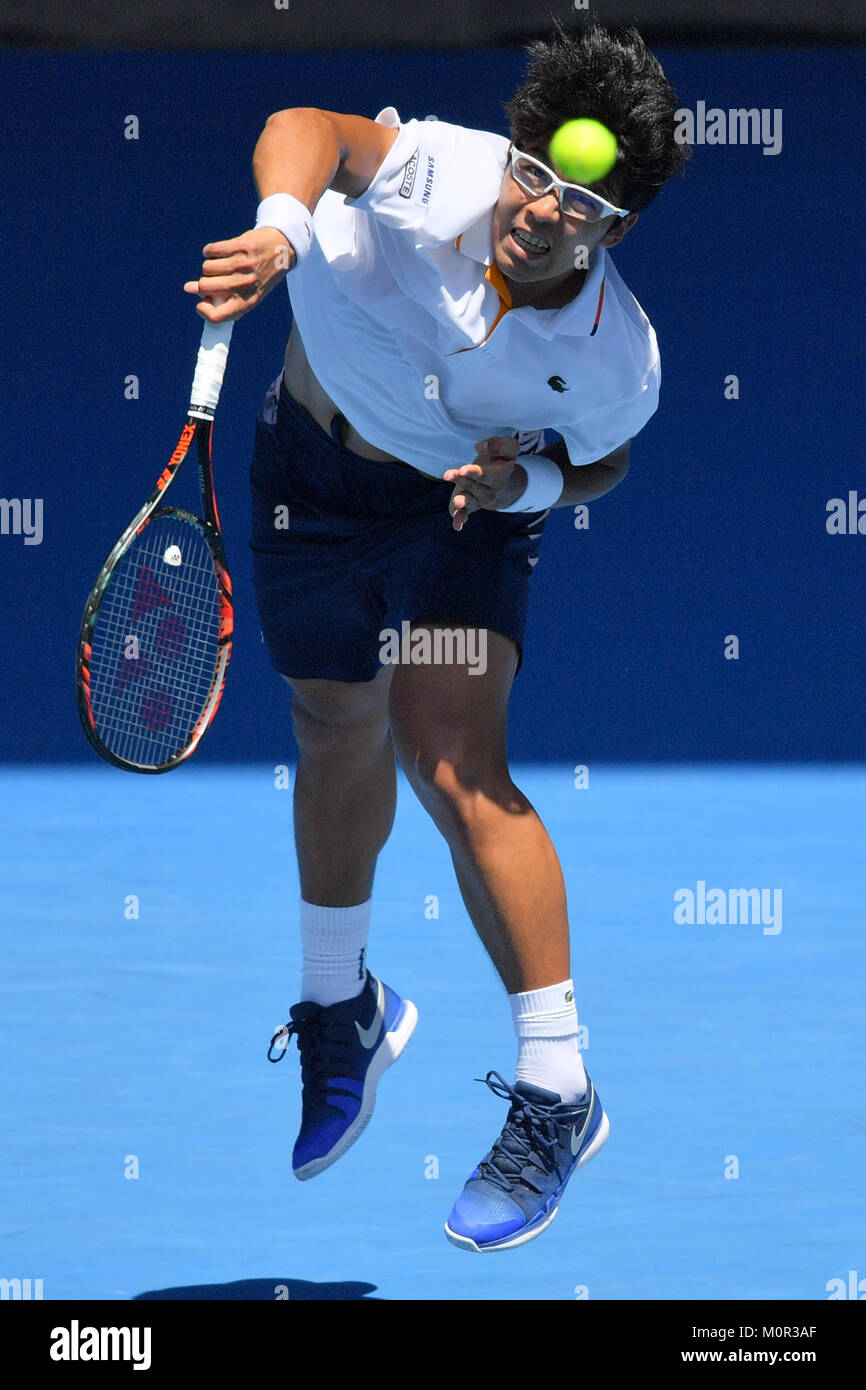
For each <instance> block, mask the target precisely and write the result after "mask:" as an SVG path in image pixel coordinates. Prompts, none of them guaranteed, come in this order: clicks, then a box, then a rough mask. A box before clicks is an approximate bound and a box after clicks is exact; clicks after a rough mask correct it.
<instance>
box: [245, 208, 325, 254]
mask: <svg viewBox="0 0 866 1390" xmlns="http://www.w3.org/2000/svg"><path fill="white" fill-rule="evenodd" d="M256 226H257V227H276V229H277V231H278V232H282V234H283V236H284V237H285V238H286V239H287V240H288V241H289V242H290V243H291V246H292V249H293V250H294V253H295V264H296V265H300V263H301V261H302V260H303V259H304V257H305V256H306V254H307V252H308V251H309V249H310V247H311V246H312V244H313V219H312V217H311V215H310V209H309V208H308V207H305V206H304V204H303V203H302V202H301V201H300V200H299V199H298V198H295V197H293V195H292V194H291V193H271V194H270V196H269V197H267V198H263V199H262V201H261V202H260V203H259V206H258V209H257V211H256Z"/></svg>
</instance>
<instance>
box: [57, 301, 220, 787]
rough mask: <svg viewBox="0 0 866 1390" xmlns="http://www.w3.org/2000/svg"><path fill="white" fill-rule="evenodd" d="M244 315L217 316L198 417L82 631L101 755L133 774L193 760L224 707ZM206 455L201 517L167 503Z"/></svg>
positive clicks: (82, 711) (91, 716)
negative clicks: (223, 413)
mask: <svg viewBox="0 0 866 1390" xmlns="http://www.w3.org/2000/svg"><path fill="white" fill-rule="evenodd" d="M233 327H234V324H233V322H228V323H219V324H213V323H207V324H205V327H204V331H203V333H202V337H201V346H200V348H199V351H198V358H197V361H196V369H195V376H194V379H193V384H192V392H191V394H190V405H189V412H188V416H187V422H186V425H185V426H184V428H183V433H182V434H181V436H180V439H179V440H178V444H177V448H176V449H175V451H174V453H173V454H172V456H171V458H170V459H169V461H168V463H167V464H166V466H165V468H164V470H163V472H162V473H161V475H160V477H159V478H158V480H157V484H156V487H155V488H154V490H153V492H152V493H151V495H150V497H149V498H148V499H147V501H146V502H145V504H144V506H143V507H142V508H141V511H140V512H139V513H138V515H137V516H136V517H135V518H134V519H133V520H132V521H131V522H130V523H129V525H128V526H127V528H126V530H125V531H124V532H123V535H122V536H121V537H120V539H119V540H118V541H117V543H116V545H115V546H114V547H113V549H112V550H111V553H110V554H109V556H108V559H107V560H106V561H105V564H104V565H103V566H102V569H101V570H100V573H99V577H98V579H97V581H96V583H95V584H94V586H93V590H92V592H91V594H90V597H89V599H88V600H87V606H86V608H85V610H84V617H83V619H82V623H81V631H80V633H79V638H78V654H77V661H76V690H77V696H78V713H79V717H80V719H81V724H82V727H83V729H84V732H85V734H86V735H87V738H88V739H89V741H90V743H91V744H92V746H93V747H94V748H95V749H96V752H97V753H99V755H100V757H103V758H105V759H106V760H107V761H108V762H110V763H113V764H114V766H115V767H123V768H127V769H128V770H129V771H130V772H168V771H169V769H170V768H173V767H177V765H178V763H181V762H183V761H184V759H185V758H188V757H189V756H190V754H191V753H193V752H194V751H195V749H196V748H197V746H198V744H199V742H200V740H201V737H202V735H203V734H204V732H205V730H206V729H207V728H208V726H209V725H210V723H211V722H212V720H213V718H214V715H215V714H216V712H217V709H218V708H219V703H220V699H221V698H222V692H223V687H224V685H225V678H226V670H227V668H228V664H229V657H230V655H231V647H232V628H233V610H232V586H231V579H230V578H229V572H228V566H227V564H226V557H225V550H224V548H223V541H222V536H221V534H220V524H219V515H218V513H217V505H216V498H215V496H214V486H213V469H212V465H211V437H212V434H213V419H214V412H215V410H216V406H217V402H218V400H219V394H220V387H221V386H222V380H223V374H224V372H225V366H226V360H227V357H228V349H229V340H230V338H231V334H232V328H233ZM190 455H193V456H194V457H195V460H196V463H197V464H198V477H199V486H200V489H201V511H202V515H201V516H194V515H193V514H192V513H191V512H188V511H182V510H180V509H179V508H175V507H167V506H163V505H160V504H161V503H162V502H163V501H164V499H165V494H166V492H167V491H168V489H169V487H170V486H171V484H172V483H173V482H174V480H175V478H176V477H177V474H178V472H179V471H180V468H181V466H182V464H183V463H184V462H185V461H186V459H188V458H189V457H190Z"/></svg>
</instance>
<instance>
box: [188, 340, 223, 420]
mask: <svg viewBox="0 0 866 1390" xmlns="http://www.w3.org/2000/svg"><path fill="white" fill-rule="evenodd" d="M233 328H234V321H233V320H229V321H228V322H226V323H206V324H205V326H204V329H203V330H202V335H201V346H200V347H199V350H198V357H197V359H196V364H195V375H194V377H193V379H192V391H191V393H190V398H189V409H190V414H192V413H193V411H195V410H205V411H207V412H208V414H213V412H214V411H215V410H216V407H217V402H218V401H219V398H220V387H221V386H222V384H223V376H224V375H225V369H226V362H227V360H228V355H229V341H230V339H231V336H232V329H233Z"/></svg>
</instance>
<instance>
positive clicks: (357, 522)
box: [185, 23, 687, 1250]
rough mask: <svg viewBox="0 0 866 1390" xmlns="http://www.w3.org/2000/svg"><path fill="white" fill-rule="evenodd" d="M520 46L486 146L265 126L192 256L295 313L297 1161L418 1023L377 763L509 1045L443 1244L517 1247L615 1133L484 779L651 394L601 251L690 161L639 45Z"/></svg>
mask: <svg viewBox="0 0 866 1390" xmlns="http://www.w3.org/2000/svg"><path fill="white" fill-rule="evenodd" d="M529 52H530V58H531V62H530V68H529V72H528V76H527V80H526V82H525V83H524V85H522V86H521V87H520V88H519V89H518V90H517V92H516V93H515V94H514V96H513V97H512V98H511V100H510V101H509V102H508V103H507V104H506V107H505V109H506V111H507V114H508V117H509V121H510V128H511V138H510V140H509V139H506V138H505V137H503V136H500V135H496V134H492V133H490V132H487V131H482V130H473V129H467V128H464V127H462V126H458V125H451V124H449V123H447V122H445V121H439V120H436V119H435V118H433V117H427V118H424V119H413V120H405V121H404V120H402V119H401V118H400V116H399V115H398V113H397V112H396V110H395V109H394V108H393V107H386V108H385V110H383V111H381V112H380V113H379V115H378V116H377V117H376V119H375V121H372V120H368V119H365V118H364V117H361V116H352V115H341V114H338V113H336V112H333V111H325V110H318V109H314V108H294V109H288V110H284V111H278V112H277V113H276V114H274V115H272V116H271V117H270V118H269V120H268V121H267V124H266V126H265V128H264V130H263V132H262V134H261V137H260V138H259V141H258V143H257V145H256V148H255V153H254V160H253V168H254V174H255V179H256V183H257V187H258V191H259V195H260V198H261V202H260V204H259V208H258V215H257V218H256V226H255V228H253V229H251V230H249V231H246V232H244V234H243V235H242V236H239V237H235V238H232V239H230V240H228V241H219V242H213V243H211V244H210V245H208V246H206V247H205V248H204V256H205V260H204V264H203V268H202V274H201V277H200V278H199V279H198V280H194V281H189V282H188V283H187V284H186V286H185V289H186V290H187V291H189V292H190V293H192V294H196V295H198V296H199V297H200V300H201V302H200V303H199V305H198V306H197V309H198V313H199V314H200V315H201V317H203V318H205V319H210V320H211V321H213V322H219V321H221V320H223V319H229V318H239V317H240V316H241V315H242V314H244V313H247V312H248V311H249V310H250V309H251V308H253V307H254V306H255V305H256V304H258V303H260V301H261V300H262V299H263V298H264V296H265V295H266V294H268V293H269V292H270V290H271V289H273V288H274V286H275V285H276V284H278V283H279V282H280V281H281V280H282V279H283V278H284V277H286V276H287V285H288V291H289V297H290V300H291V307H292V311H293V326H292V332H291V337H290V339H289V342H288V347H287V350H286V354H285V362H284V365H283V370H282V372H281V374H280V376H279V377H278V378H277V380H276V381H275V382H274V383H273V385H272V386H271V388H270V390H269V391H268V393H267V396H266V398H265V401H264V405H263V407H262V410H261V412H260V414H259V415H258V417H257V421H256V442H255V453H254V458H253V463H252V470H251V483H252V507H253V523H252V551H253V557H254V576H255V585H256V591H257V597H258V604H259V612H260V618H261V626H262V631H263V635H264V639H265V642H266V643H267V648H268V652H269V654H270V659H271V662H272V664H273V666H274V667H275V669H276V670H277V671H278V672H280V673H281V674H282V675H283V676H284V677H285V678H286V680H287V681H288V682H289V685H290V686H291V689H292V706H293V718H294V729H295V734H296V737H297V743H298V749H299V762H298V770H297V778H296V783H295V802H294V807H295V839H296V846H297V853H298V859H299V866H300V882H301V896H302V901H301V904H300V924H301V935H302V941H303V980H302V983H301V989H300V998H301V1002H300V1003H298V1004H296V1005H294V1006H293V1007H292V1009H291V1011H290V1012H291V1022H290V1023H289V1024H287V1026H286V1028H285V1029H283V1030H281V1033H279V1034H278V1035H277V1036H276V1037H275V1039H274V1040H273V1042H272V1049H271V1051H270V1052H269V1056H271V1059H272V1060H279V1058H280V1057H281V1056H282V1055H284V1050H285V1047H286V1044H287V1042H288V1040H289V1038H290V1037H291V1036H293V1035H295V1036H297V1039H298V1044H299V1048H300V1052H301V1063H302V1080H303V1103H302V1123H301V1129H300V1133H299V1136H298V1139H297V1142H296V1144H295V1148H294V1155H293V1166H294V1171H295V1173H296V1176H297V1177H298V1178H301V1179H306V1178H311V1177H313V1176H315V1175H316V1174H317V1173H320V1172H322V1171H323V1170H324V1169H325V1168H327V1167H329V1166H330V1165H331V1164H332V1163H334V1162H335V1161H336V1159H338V1158H339V1157H340V1156H341V1155H342V1154H343V1153H345V1152H346V1150H347V1149H348V1148H349V1147H350V1145H351V1144H353V1143H354V1142H355V1140H356V1139H357V1138H358V1137H359V1135H360V1134H361V1132H362V1130H363V1129H364V1128H365V1126H366V1124H367V1122H368V1121H369V1119H370V1116H371V1114H372V1110H373V1104H374V1098H375V1090H376V1085H377V1083H378V1080H379V1078H380V1076H381V1075H382V1073H383V1072H384V1071H385V1069H386V1068H387V1067H388V1066H390V1065H391V1063H392V1062H393V1061H394V1060H395V1059H396V1057H398V1056H399V1054H400V1052H401V1051H402V1049H403V1048H404V1046H405V1045H406V1043H407V1041H408V1039H409V1038H410V1036H411V1034H412V1031H413V1029H414V1027H415V1022H416V1018H417V1014H416V1010H415V1007H414V1005H413V1004H411V1003H410V1002H409V1001H407V1000H404V999H402V998H401V997H400V996H399V995H398V994H397V993H396V992H395V991H394V990H393V989H391V988H389V987H388V986H387V985H385V984H383V983H382V981H380V980H379V979H377V978H376V977H375V976H374V975H373V974H371V973H370V971H369V969H368V968H367V938H368V932H369V924H370V908H371V897H372V888H373V877H374V870H375V866H376V859H377V856H378V854H379V851H380V850H381V848H382V846H383V845H384V843H385V841H386V839H387V837H388V834H389V832H390V830H391V826H392V822H393V819H394V810H395V797H396V774H395V755H396V758H399V760H400V762H401V764H402V767H403V769H404V771H405V773H406V776H407V778H408V780H409V782H410V783H411V785H412V787H413V788H414V790H415V792H416V793H417V795H418V797H419V798H420V800H421V802H422V803H423V805H424V806H425V808H426V809H427V811H428V812H429V813H430V816H431V818H432V820H433V822H434V824H435V825H436V827H437V828H438V829H439V831H440V832H441V833H442V834H443V835H444V837H445V839H446V841H447V843H448V847H449V849H450V851H451V856H452V860H453V864H454V869H455V873H456V876H457V880H458V883H459V886H460V890H461V893H462V895H463V899H464V902H465V904H466V908H467V911H468V913H469V916H470V917H471V919H472V922H473V924H474V926H475V928H476V930H477V932H478V934H479V936H480V938H481V940H482V942H483V944H484V946H485V947H486V949H487V951H488V953H489V955H490V958H491V960H492V961H493V964H494V966H495V968H496V970H497V971H498V973H499V976H500V978H501V980H502V983H503V985H504V987H505V990H506V991H507V994H508V1002H509V1005H510V1007H511V1012H512V1016H513V1020H514V1028H515V1032H516V1035H517V1048H518V1055H517V1065H516V1073H515V1076H514V1081H513V1083H509V1082H507V1081H505V1080H504V1079H503V1077H502V1076H501V1074H500V1073H497V1072H493V1071H491V1072H489V1073H488V1074H487V1077H486V1081H487V1084H488V1086H489V1088H490V1090H491V1091H492V1092H494V1094H495V1095H497V1096H499V1097H500V1098H501V1099H502V1100H503V1101H507V1102H508V1113H507V1116H506V1118H505V1123H504V1126H503V1128H502V1131H501V1133H500V1135H499V1137H498V1138H497V1139H496V1141H495V1142H494V1144H493V1146H492V1148H491V1149H490V1151H489V1153H488V1154H487V1156H486V1157H485V1158H484V1159H483V1161H482V1162H481V1163H480V1164H479V1165H478V1167H476V1168H475V1169H474V1171H473V1172H472V1173H471V1176H470V1177H469V1179H468V1181H467V1183H466V1185H465V1187H464V1189H463V1191H462V1193H461V1194H460V1195H459V1196H458V1197H457V1200H456V1203H455V1205H454V1207H453V1209H452V1211H451V1214H450V1216H449V1217H448V1220H447V1223H446V1227H445V1233H446V1235H447V1236H448V1238H449V1240H451V1241H452V1242H453V1243H454V1244H456V1245H458V1246H460V1247H463V1248H465V1249H469V1250H502V1249H508V1248H511V1247H513V1246H517V1245H520V1244H522V1243H524V1242H525V1241H528V1240H531V1239H532V1238H533V1237H535V1236H537V1235H539V1234H540V1233H541V1232H542V1231H543V1230H544V1229H545V1228H546V1227H547V1226H549V1225H550V1223H551V1221H552V1220H553V1218H554V1216H555V1215H556V1211H557V1209H558V1206H559V1202H560V1198H561V1196H562V1193H563V1191H564V1189H565V1185H566V1183H567V1182H568V1179H569V1177H570V1176H571V1175H572V1173H573V1172H574V1171H575V1170H576V1169H577V1167H579V1166H580V1165H581V1164H582V1163H584V1162H586V1161H587V1160H588V1159H590V1158H591V1157H593V1156H594V1154H596V1153H597V1152H598V1150H599V1149H600V1148H601V1146H602V1145H603V1144H604V1142H605V1139H606V1138H607V1133H608V1121H607V1117H606V1115H605V1113H604V1110H603V1108H602V1104H601V1101H600V1100H599V1097H598V1095H597V1094H596V1091H595V1088H594V1086H593V1084H592V1082H591V1080H590V1079H589V1077H588V1076H587V1074H586V1071H585V1069H584V1065H583V1061H582V1059H581V1054H580V1051H579V1048H578V1016H577V1011H576V1006H575V997H574V984H573V981H572V978H571V976H572V968H571V962H570V956H569V934H568V920H567V915H566V896H565V889H564V884H563V877H562V873H561V870H560V866H559V861H558V859H557V855H556V851H555V849H554V847H553V845H552V843H551V841H550V839H549V837H548V835H547V832H546V831H545V829H544V826H543V825H542V823H541V820H540V819H539V817H538V815H537V813H536V812H535V810H534V809H533V807H532V806H531V805H530V803H529V802H528V800H527V799H526V797H525V796H524V795H523V793H522V792H521V791H520V790H519V789H518V788H517V787H516V786H515V785H514V783H513V782H512V780H511V777H510V775H509V770H508V763H507V759H506V719H507V709H508V700H509V691H510V687H511V683H512V681H513V680H514V677H515V674H516V673H517V671H518V667H519V665H520V661H521V652H522V643H523V634H524V625H525V621H526V612H527V602H528V598H529V590H530V586H531V580H532V573H533V567H534V565H535V563H536V561H537V559H538V550H539V542H540V540H541V535H542V532H543V530H544V524H545V520H546V518H547V517H548V515H549V513H550V511H551V509H552V508H554V507H574V505H575V504H577V503H585V502H594V501H595V500H596V499H597V498H599V497H601V496H603V495H604V493H606V492H609V491H610V490H611V488H614V487H616V486H617V485H618V484H619V483H620V482H621V481H622V479H623V478H624V477H625V474H626V472H627V470H628V466H629V443H630V441H631V440H632V439H633V438H634V436H635V435H636V434H637V433H638V432H639V431H640V430H641V428H642V427H643V426H644V425H645V424H646V422H647V420H648V419H649V418H650V416H651V415H652V414H653V412H654V411H655V409H656V406H657V402H658V389H659V358H658V350H657V345H656V338H655V334H654V332H653V329H652V326H651V325H650V323H649V321H648V319H647V317H646V315H645V314H644V313H643V311H642V310H641V308H640V306H639V304H638V303H637V302H636V300H635V299H634V298H633V296H632V295H631V294H630V292H629V291H628V289H627V288H626V286H625V284H624V283H623V281H622V279H621V278H620V276H619V275H618V273H617V271H616V270H615V268H614V265H613V263H612V260H611V257H610V255H609V252H610V249H611V248H612V247H614V246H616V245H617V244H618V243H619V242H620V241H622V239H623V237H624V236H625V235H626V234H627V233H628V232H629V231H630V230H631V229H632V228H633V227H634V225H635V223H636V222H637V220H638V215H639V213H640V212H642V211H643V210H644V209H645V208H646V207H647V206H648V205H649V203H650V202H651V201H652V199H653V198H654V197H655V195H656V194H657V193H658V191H659V190H660V189H661V187H662V186H663V184H664V183H665V182H666V181H667V180H668V179H669V178H670V177H671V176H672V175H673V174H674V173H676V172H677V171H678V170H679V169H680V168H681V166H682V165H683V163H684V160H685V157H686V153H687V151H686V147H684V146H682V145H678V144H677V143H676V142H675V139H674V112H675V110H676V108H677V98H676V94H675V92H674V91H673V90H672V88H671V86H670V84H669V83H668V81H667V80H666V78H665V76H664V74H663V72H662V69H661V67H660V65H659V63H658V62H657V60H656V59H655V58H654V57H653V56H652V55H651V54H650V53H648V52H647V50H646V48H645V45H644V43H643V41H642V39H641V38H640V36H639V34H638V33H637V32H636V31H634V30H629V31H627V32H624V33H622V34H619V35H617V34H614V33H612V32H611V31H609V30H606V29H604V28H602V27H601V26H599V25H598V24H597V23H590V24H589V25H587V27H586V28H584V29H583V30H581V31H579V32H578V33H577V34H575V35H571V36H570V35H568V34H567V33H566V32H565V31H564V30H563V29H562V28H557V29H556V31H555V32H554V33H553V35H552V37H551V38H550V40H549V41H543V42H537V43H535V44H533V45H532V46H531V48H530V50H529ZM578 116H590V117H593V118H595V119H596V120H599V121H601V122H603V124H604V125H606V126H607V127H608V128H609V129H610V130H612V131H613V133H614V134H615V136H616V138H617V141H618V144H619V155H618V159H617V163H616V165H615V167H614V169H613V171H612V172H611V174H610V175H609V176H608V177H607V178H606V179H604V180H603V181H601V182H599V183H597V184H593V185H591V186H590V187H580V186H578V185H575V184H573V183H568V182H566V181H565V180H564V179H563V178H561V177H560V173H561V171H558V170H555V169H551V168H550V167H549V160H550V156H549V153H548V143H549V140H550V138H551V136H552V135H553V133H554V131H556V130H557V129H558V127H559V126H560V125H562V124H563V122H565V121H566V120H569V119H571V118H574V117H578ZM567 620H568V619H567V615H565V614H564V615H563V621H564V622H565V621H567ZM394 634H399V641H396V640H395V638H394ZM543 709H544V698H543V691H539V700H538V717H539V718H540V719H543V718H544V713H543ZM466 1025H467V1027H468V1026H471V1020H470V1019H469V1018H467V1020H466Z"/></svg>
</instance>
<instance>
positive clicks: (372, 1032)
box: [355, 980, 385, 1051]
mask: <svg viewBox="0 0 866 1390" xmlns="http://www.w3.org/2000/svg"><path fill="white" fill-rule="evenodd" d="M376 984H377V986H378V990H379V992H378V994H377V996H376V1012H375V1013H374V1015H373V1022H372V1023H371V1024H370V1027H369V1028H362V1027H361V1025H360V1023H359V1022H358V1020H357V1019H355V1027H356V1028H357V1030H358V1037H359V1039H360V1042H361V1046H362V1047H366V1048H367V1050H368V1051H369V1049H370V1048H371V1047H375V1046H376V1039H377V1038H378V1036H379V1032H380V1030H381V1028H382V1021H383V1019H384V1017H385V991H384V989H383V988H382V981H381V980H377V981H376Z"/></svg>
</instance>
